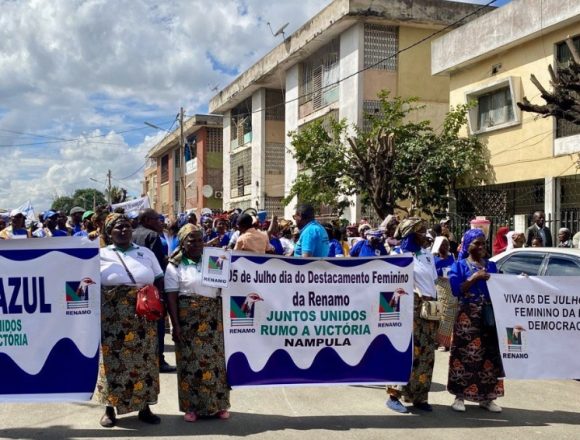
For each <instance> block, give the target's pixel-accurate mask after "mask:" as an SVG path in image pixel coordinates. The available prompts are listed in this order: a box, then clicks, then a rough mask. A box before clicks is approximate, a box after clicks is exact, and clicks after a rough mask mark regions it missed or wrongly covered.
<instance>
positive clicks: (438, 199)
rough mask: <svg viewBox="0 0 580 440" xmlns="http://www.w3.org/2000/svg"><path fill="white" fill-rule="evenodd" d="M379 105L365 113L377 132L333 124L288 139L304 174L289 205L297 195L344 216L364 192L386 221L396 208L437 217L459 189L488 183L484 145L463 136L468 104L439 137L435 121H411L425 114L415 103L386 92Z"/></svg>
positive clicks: (314, 126)
mask: <svg viewBox="0 0 580 440" xmlns="http://www.w3.org/2000/svg"><path fill="white" fill-rule="evenodd" d="M379 100H380V110H379V112H377V113H375V114H372V115H365V118H367V120H368V122H369V123H370V126H371V129H370V130H369V131H367V132H365V131H363V130H361V129H359V128H358V127H356V126H353V127H352V128H351V129H349V127H348V125H347V124H346V122H345V121H340V122H338V121H334V120H330V121H328V124H326V125H327V128H325V126H324V125H323V122H321V121H315V122H313V123H311V124H309V125H308V126H307V127H304V128H302V129H301V130H300V131H297V132H291V133H290V134H289V135H290V136H291V137H292V146H293V147H294V157H295V159H296V160H297V161H298V163H299V164H301V166H302V167H303V168H302V170H301V171H300V172H299V174H298V176H297V178H296V180H295V181H294V184H293V186H292V188H291V190H290V194H289V195H288V197H287V198H286V199H285V203H289V202H290V201H291V200H292V199H293V198H294V197H298V199H299V200H300V201H301V202H306V203H312V204H313V205H315V206H320V205H323V204H325V205H329V206H331V207H334V208H336V209H337V210H338V211H340V212H342V211H343V210H344V208H345V207H346V206H348V200H347V199H346V196H350V195H354V194H358V195H359V196H360V197H362V199H363V203H367V204H370V205H371V206H372V207H373V208H374V210H375V211H376V213H377V214H378V215H379V217H381V218H383V217H385V216H386V215H388V214H392V213H393V212H394V210H395V209H401V210H403V211H407V212H409V213H414V214H419V213H421V212H423V213H426V214H432V213H433V212H436V211H440V210H442V211H445V210H446V209H447V204H448V201H449V197H448V194H449V193H450V191H451V190H453V189H454V188H455V187H457V186H466V185H477V184H481V183H483V182H486V181H488V180H489V179H490V177H491V172H490V168H489V153H488V150H487V148H486V147H485V145H484V144H483V143H481V142H480V141H479V140H478V139H477V138H476V137H473V136H470V137H461V136H459V131H460V129H461V127H463V126H464V125H465V124H466V121H467V110H468V106H467V105H462V106H458V107H457V108H455V109H452V110H451V111H450V112H449V113H448V114H447V116H446V118H445V121H444V123H443V126H442V127H441V129H440V130H439V131H438V132H436V131H435V130H434V129H433V128H432V127H431V126H430V122H429V121H420V122H412V121H413V119H416V118H415V114H416V112H417V111H418V110H420V109H421V107H420V106H417V105H416V102H417V99H416V98H400V97H396V98H394V99H389V94H388V92H381V93H380V94H379ZM349 133H350V134H351V135H349ZM402 201H406V202H405V203H404V204H402V203H401V202H402Z"/></svg>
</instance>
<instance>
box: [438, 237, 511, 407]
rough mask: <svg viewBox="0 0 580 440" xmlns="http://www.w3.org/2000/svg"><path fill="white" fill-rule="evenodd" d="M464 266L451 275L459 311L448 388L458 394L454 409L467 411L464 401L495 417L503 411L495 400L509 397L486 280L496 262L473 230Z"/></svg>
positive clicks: (466, 242)
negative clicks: (488, 259) (487, 254)
mask: <svg viewBox="0 0 580 440" xmlns="http://www.w3.org/2000/svg"><path fill="white" fill-rule="evenodd" d="M462 246H463V247H462V251H461V254H460V255H459V261H457V262H456V263H454V264H453V266H452V267H451V270H450V271H449V282H450V283H451V290H452V292H453V295H455V296H456V297H458V298H459V310H458V313H457V319H456V321H455V326H454V327H453V339H452V341H451V354H450V357H449V379H448V382H447V389H448V390H449V392H450V393H451V394H454V395H455V402H453V405H451V407H452V408H453V409H454V410H455V411H459V412H464V411H465V404H464V400H470V401H472V402H478V403H479V406H480V407H482V408H484V409H486V410H488V411H491V412H495V413H499V412H501V407H500V406H499V405H498V404H497V403H495V399H497V398H498V397H501V396H503V394H504V388H503V380H502V379H500V378H501V377H503V376H504V373H503V366H502V362H501V357H500V352H499V346H498V341H497V332H496V328H495V320H494V316H493V309H492V308H491V300H490V297H489V291H488V290H487V283H486V281H487V280H488V279H489V277H490V274H491V273H496V272H497V268H496V266H495V263H493V262H491V261H487V260H485V255H486V250H485V234H484V232H483V231H481V230H480V229H472V230H470V231H468V232H467V233H466V234H465V236H464V237H463V245H462Z"/></svg>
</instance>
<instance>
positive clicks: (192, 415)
mask: <svg viewBox="0 0 580 440" xmlns="http://www.w3.org/2000/svg"><path fill="white" fill-rule="evenodd" d="M183 420H185V421H186V422H189V423H193V422H195V421H196V420H197V414H196V413H195V412H194V411H191V412H188V413H185V415H184V416H183Z"/></svg>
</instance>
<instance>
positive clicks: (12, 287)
mask: <svg viewBox="0 0 580 440" xmlns="http://www.w3.org/2000/svg"><path fill="white" fill-rule="evenodd" d="M100 303H101V293H100V272H99V248H98V243H97V241H94V242H93V241H89V240H88V239H85V238H76V237H75V238H72V237H71V238H43V239H28V240H0V401H4V402H6V401H55V400H56V401H62V400H89V399H90V398H91V396H92V394H93V390H94V388H95V382H96V377H97V370H98V362H99V341H100Z"/></svg>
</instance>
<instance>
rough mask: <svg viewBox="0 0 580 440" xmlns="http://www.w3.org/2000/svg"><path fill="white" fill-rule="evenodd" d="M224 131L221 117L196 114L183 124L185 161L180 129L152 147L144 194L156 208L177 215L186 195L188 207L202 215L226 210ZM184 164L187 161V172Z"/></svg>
mask: <svg viewBox="0 0 580 440" xmlns="http://www.w3.org/2000/svg"><path fill="white" fill-rule="evenodd" d="M222 132H223V127H222V117H221V116H219V115H195V116H192V117H191V118H189V119H187V120H186V121H185V122H184V124H183V137H184V140H185V144H184V145H185V146H184V161H180V155H181V147H180V142H179V138H180V136H181V130H180V128H177V129H176V130H174V131H172V132H171V133H168V135H167V136H165V138H164V139H163V140H162V141H161V142H159V143H158V144H157V145H155V146H154V147H153V148H151V150H149V152H148V153H147V163H146V167H145V178H144V182H143V193H144V194H146V195H148V196H149V200H150V202H151V206H152V207H153V208H154V209H155V210H157V211H158V212H160V213H162V214H164V215H166V216H169V217H172V218H174V217H175V216H176V215H177V214H178V213H179V212H180V211H181V206H182V204H183V198H185V209H186V210H191V209H193V210H195V211H196V212H197V214H198V215H199V214H200V212H201V210H202V209H203V208H210V209H212V210H215V211H220V210H221V209H222V199H223V186H222V182H223V171H222V161H223V139H222ZM181 163H184V164H185V173H184V175H182V173H181V169H180V164H181ZM182 177H184V179H183V180H182ZM180 202H181V203H180Z"/></svg>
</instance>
